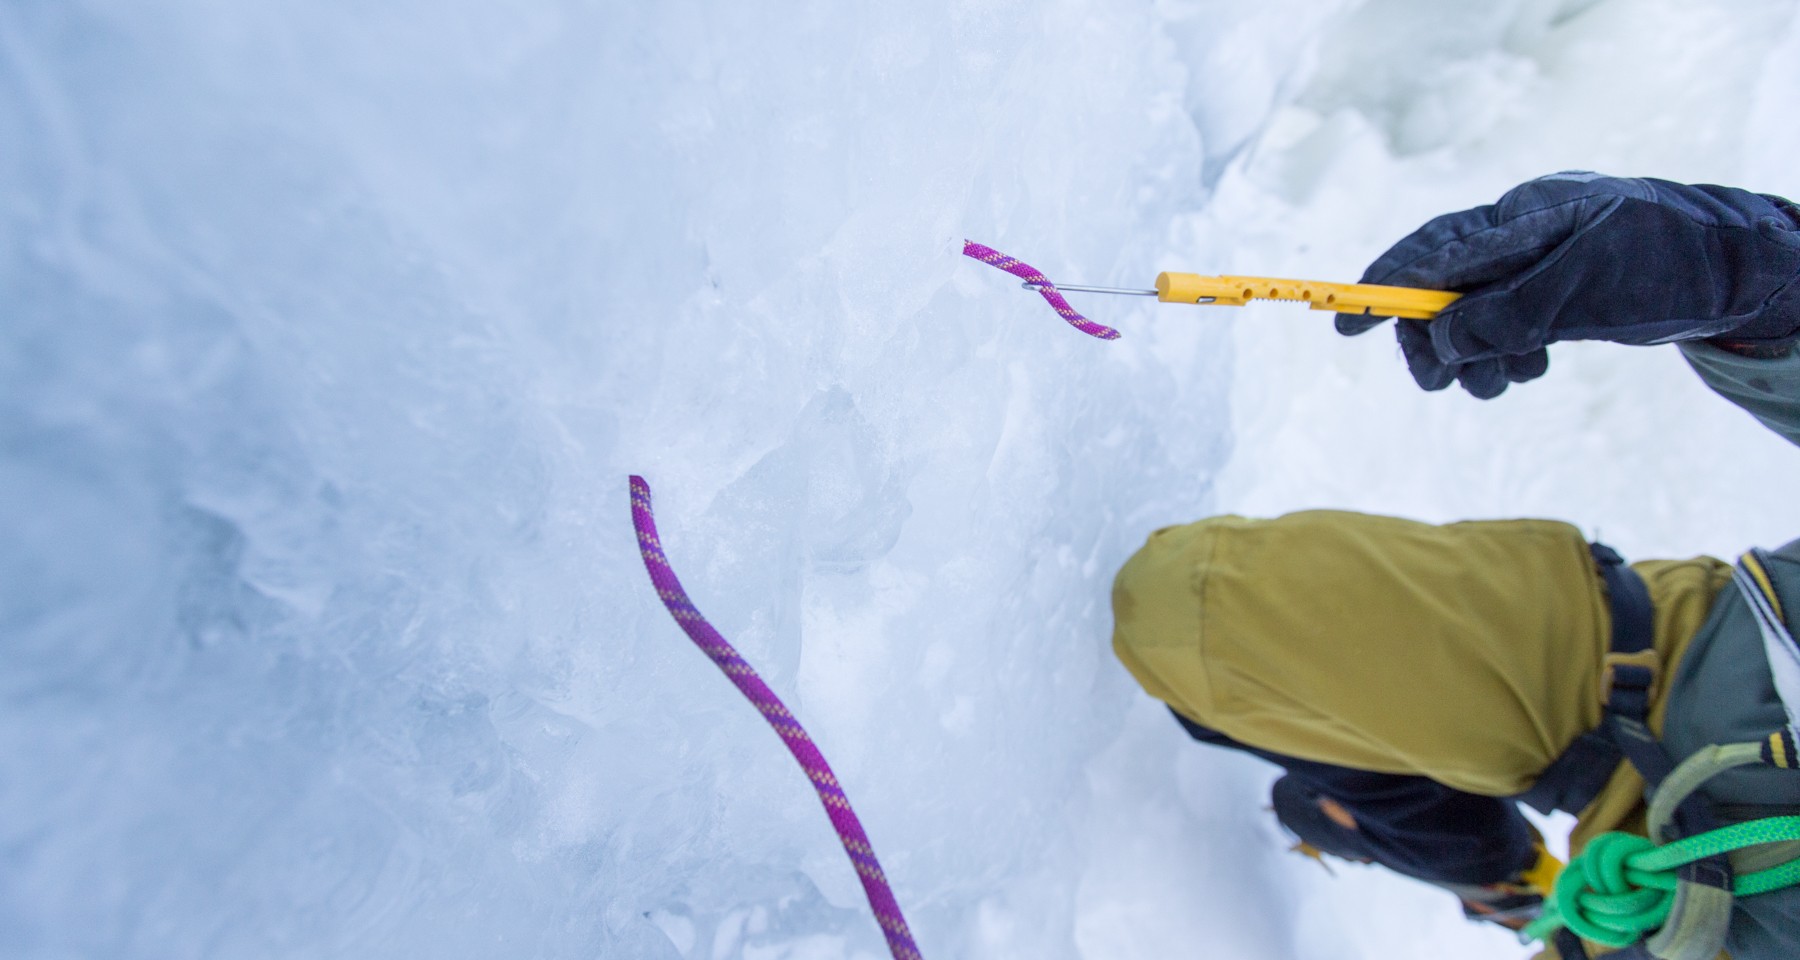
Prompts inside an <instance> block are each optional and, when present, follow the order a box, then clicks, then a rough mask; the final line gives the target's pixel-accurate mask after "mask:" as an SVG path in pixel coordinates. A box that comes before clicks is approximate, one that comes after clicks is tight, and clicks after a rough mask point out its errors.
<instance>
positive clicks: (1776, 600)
mask: <svg viewBox="0 0 1800 960" xmlns="http://www.w3.org/2000/svg"><path fill="white" fill-rule="evenodd" d="M1742 562H1743V564H1744V569H1745V570H1748V571H1750V576H1751V577H1752V578H1754V579H1755V580H1756V586H1757V588H1758V589H1760V590H1762V595H1763V598H1764V599H1766V600H1768V601H1769V607H1770V608H1771V609H1773V610H1774V611H1775V619H1777V620H1782V621H1785V620H1787V615H1786V614H1784V613H1782V612H1781V598H1780V597H1778V596H1776V595H1775V584H1774V582H1773V581H1771V580H1770V579H1769V571H1767V570H1764V569H1763V565H1762V561H1761V560H1759V559H1757V556H1756V554H1754V553H1746V554H1744V556H1743V558H1742Z"/></svg>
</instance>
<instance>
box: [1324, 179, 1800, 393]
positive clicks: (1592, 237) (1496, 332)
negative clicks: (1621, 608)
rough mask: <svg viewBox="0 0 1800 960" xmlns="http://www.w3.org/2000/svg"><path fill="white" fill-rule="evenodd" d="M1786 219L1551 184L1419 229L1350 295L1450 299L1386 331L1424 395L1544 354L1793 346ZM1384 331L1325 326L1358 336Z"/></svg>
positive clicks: (1672, 193)
mask: <svg viewBox="0 0 1800 960" xmlns="http://www.w3.org/2000/svg"><path fill="white" fill-rule="evenodd" d="M1797 276H1800V208H1797V207H1796V206H1795V205H1794V204H1791V203H1789V202H1788V201H1786V200H1782V199H1780V198H1778V197H1769V196H1763V195H1761V194H1755V193H1750V192H1748V191H1745V190H1737V189H1734V188H1731V187H1716V186H1687V185H1684V184H1679V183H1670V182H1668V181H1666V180H1648V179H1623V178H1619V177H1604V176H1601V175H1599V174H1594V173H1558V174H1553V175H1551V176H1548V177H1542V178H1540V179H1537V180H1532V181H1529V182H1527V183H1524V184H1522V185H1520V186H1518V187H1514V188H1513V189H1512V190H1509V191H1507V193H1506V195H1505V196H1503V197H1501V198H1500V202H1499V203H1496V204H1494V205H1492V206H1486V207H1476V208H1475V209H1473V210H1464V211H1462V212H1460V213H1450V214H1445V215H1444V216H1441V217H1438V218H1437V219H1435V220H1432V221H1431V222H1430V223H1427V224H1425V225H1424V226H1423V227H1420V228H1419V229H1418V230H1416V231H1414V232H1413V233H1412V235H1411V236H1408V237H1407V238H1406V239H1404V240H1401V241H1400V242H1399V243H1397V244H1395V245H1394V246H1393V247H1392V248H1391V249H1389V250H1388V252H1386V253H1384V254H1382V255H1381V257H1380V258H1378V259H1377V260H1376V261H1375V262H1374V263H1373V264H1371V265H1370V266H1369V269H1368V270H1366V271H1364V273H1363V276H1362V282H1364V283H1384V284H1392V285H1395V286H1402V287H1427V288H1433V289H1438V290H1455V291H1458V292H1461V293H1463V294H1464V296H1463V297H1462V299H1460V300H1458V301H1456V302H1455V303H1453V304H1451V305H1450V306H1449V307H1448V308H1447V309H1445V310H1444V311H1443V312H1442V313H1440V314H1439V315H1438V316H1437V318H1436V319H1434V320H1431V321H1424V320H1401V321H1399V322H1398V324H1397V329H1396V332H1397V333H1398V335H1399V338H1400V347H1401V350H1402V351H1403V352H1404V353H1405V354H1406V363H1407V366H1408V367H1409V368H1410V369H1411V370H1412V375H1413V379H1414V380H1417V381H1418V382H1419V386H1421V387H1423V388H1425V389H1426V390H1442V389H1443V388H1445V387H1447V386H1449V385H1450V382H1451V381H1452V380H1455V381H1457V382H1459V383H1461V384H1462V385H1463V388H1464V389H1466V390H1468V391H1469V392H1470V393H1472V394H1474V395H1475V396H1477V397H1480V398H1482V399H1484V400H1485V399H1489V398H1492V397H1496V396H1499V395H1500V393H1501V392H1502V391H1504V390H1505V389H1506V385H1507V384H1508V383H1523V382H1524V381H1526V380H1531V379H1533V378H1536V377H1539V376H1542V375H1543V373H1544V371H1545V370H1546V369H1547V368H1548V367H1549V364H1550V355H1549V354H1548V353H1547V352H1546V351H1545V350H1544V347H1545V346H1547V345H1549V344H1552V343H1555V342H1557V341H1559V340H1611V341H1613V342H1615V343H1631V344H1652V343H1670V342H1673V341H1677V340H1699V339H1706V338H1724V339H1729V340H1730V341H1733V342H1734V343H1738V344H1745V345H1750V346H1779V345H1781V344H1782V343H1784V342H1786V341H1792V340H1793V339H1795V337H1796V336H1800V283H1795V282H1794V280H1795V279H1796V277H1797ZM1387 319H1388V318H1386V317H1374V316H1363V315H1357V314H1348V313H1340V314H1338V316H1337V329H1338V332H1339V333H1342V334H1345V335H1351V334H1358V333H1362V332H1363V331H1365V330H1368V329H1370V328H1371V327H1374V326H1376V325H1378V324H1380V323H1382V322H1383V321H1385V320H1387Z"/></svg>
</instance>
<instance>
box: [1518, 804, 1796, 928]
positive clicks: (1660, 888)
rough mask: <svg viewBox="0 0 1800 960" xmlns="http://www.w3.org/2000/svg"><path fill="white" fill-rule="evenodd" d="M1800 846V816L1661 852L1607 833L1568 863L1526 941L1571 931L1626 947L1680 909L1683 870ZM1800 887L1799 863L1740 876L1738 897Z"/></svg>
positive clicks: (1737, 826)
mask: <svg viewBox="0 0 1800 960" xmlns="http://www.w3.org/2000/svg"><path fill="white" fill-rule="evenodd" d="M1787 840H1800V816H1792V817H1767V818H1764V819H1761V820H1750V821H1746V822H1744V823H1734V824H1732V825H1731V826H1729V827H1721V828H1719V829H1717V830H1709V831H1707V832H1706V833H1700V834H1695V835H1694V836H1691V837H1687V838H1685V839H1681V840H1676V841H1674V842H1673V843H1666V844H1663V845H1661V846H1658V845H1657V844H1656V843H1654V842H1652V841H1651V840H1650V839H1649V838H1647V837H1640V836H1637V835H1635V834H1629V833H1603V834H1601V835H1600V836H1598V837H1595V838H1594V839H1593V841H1592V842H1590V843H1589V844H1588V846H1587V849H1585V850H1583V851H1582V852H1581V855H1580V856H1578V857H1576V858H1575V859H1573V860H1571V861H1570V862H1569V866H1568V868H1567V869H1565V870H1563V873H1562V876H1561V877H1559V878H1557V881H1556V888H1555V890H1554V891H1553V892H1552V893H1551V895H1550V898H1549V900H1548V901H1547V902H1546V903H1545V904H1544V915H1543V916H1541V917H1539V918H1538V919H1537V920H1535V921H1533V922H1532V923H1530V924H1528V925H1527V926H1526V927H1525V929H1524V930H1523V931H1521V934H1520V936H1521V939H1525V940H1544V939H1546V938H1548V937H1550V936H1552V935H1553V934H1555V933H1556V931H1558V930H1560V929H1562V928H1563V927H1565V926H1566V927H1568V928H1569V929H1570V930H1572V931H1574V932H1575V934H1576V935H1577V936H1579V937H1581V938H1582V939H1584V940H1591V941H1593V942H1595V943H1599V944H1604V945H1606V946H1609V947H1628V946H1630V945H1631V944H1634V943H1636V942H1637V941H1638V940H1640V939H1642V938H1643V937H1644V936H1645V935H1646V934H1649V933H1650V932H1652V931H1654V930H1657V929H1658V928H1660V927H1661V926H1662V925H1663V922H1664V921H1665V920H1667V919H1668V917H1669V910H1670V908H1671V907H1673V906H1674V903H1675V887H1676V885H1677V883H1678V882H1679V878H1678V877H1677V876H1676V874H1677V872H1678V871H1679V870H1680V869H1681V868H1682V867H1683V866H1686V865H1687V864H1689V863H1693V862H1694V861H1696V860H1703V859H1705V858H1707V857H1710V856H1714V855H1716V854H1721V853H1730V852H1731V851H1733V850H1741V849H1744V848H1745V847H1754V846H1758V845H1761V844H1765V843H1780V842H1782V841H1787ZM1796 884H1800V860H1790V861H1788V862H1787V863H1783V864H1780V865H1778V866H1774V867H1770V868H1769V869H1767V870H1759V871H1757V872H1755V873H1750V874H1745V875H1744V876H1741V877H1738V878H1737V879H1736V881H1735V882H1734V883H1733V885H1732V894H1733V895H1735V896H1739V897H1750V896H1755V895H1756V894H1759V893H1768V892H1770V891H1771V890H1781V889H1784V888H1786V887H1791V886H1794V885H1796Z"/></svg>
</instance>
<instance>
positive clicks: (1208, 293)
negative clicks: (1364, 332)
mask: <svg viewBox="0 0 1800 960" xmlns="http://www.w3.org/2000/svg"><path fill="white" fill-rule="evenodd" d="M1460 296H1462V294H1460V293H1451V292H1449V291H1448V290H1419V289H1415V288H1413V287H1385V286H1381V285H1379V284H1374V283H1324V282H1322V281H1318V280H1282V279H1279V278H1276V277H1203V276H1200V275H1199V274H1195V273H1159V274H1157V275H1156V299H1158V300H1161V301H1162V302H1163V303H1211V304H1217V305H1219V306H1226V307H1241V306H1243V305H1244V304H1245V303H1247V302H1249V301H1251V300H1301V301H1305V302H1306V303H1308V304H1310V305H1311V306H1312V308H1313V309H1314V310H1332V311H1335V312H1337V313H1373V314H1376V315H1378V316H1383V317H1406V318H1408V319H1412V320H1430V319H1431V318H1432V317H1435V316H1437V315H1438V311H1440V310H1442V309H1444V308H1445V307H1447V306H1449V305H1450V304H1451V303H1453V302H1455V300H1456V298H1457V297H1460Z"/></svg>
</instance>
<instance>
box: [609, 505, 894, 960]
mask: <svg viewBox="0 0 1800 960" xmlns="http://www.w3.org/2000/svg"><path fill="white" fill-rule="evenodd" d="M631 523H632V526H633V527H635V528H636V529H637V538H638V551H639V553H641V554H642V555H643V558H644V569H645V570H646V571H647V572H649V574H650V582H651V583H652V584H654V585H655V586H656V595H657V596H658V597H661V598H662V602H663V606H665V607H667V608H668V610H669V615H670V616H672V617H674V618H675V622H676V623H677V624H679V625H680V626H681V629H682V630H683V631H684V632H686V633H687V635H688V638H689V639H691V640H693V641H694V643H695V645H697V646H698V647H699V648H700V649H701V651H703V652H704V653H705V654H706V655H707V656H708V657H710V658H712V662H713V663H714V664H715V665H717V666H718V668H719V669H720V670H722V671H724V672H725V676H726V677H727V678H729V679H730V680H731V682H732V683H733V684H735V685H736V686H737V688H738V690H739V691H740V692H741V693H743V695H744V696H745V697H746V698H748V699H749V700H750V702H751V704H753V705H754V706H755V707H756V709H758V710H760V711H762V715H763V719H765V720H767V721H769V726H771V727H774V728H775V732H776V733H778V734H780V735H781V742H782V743H785V744H787V748H788V752H789V753H792V754H793V755H794V759H795V760H797V761H799V762H800V767H801V769H803V770H805V771H806V776H807V777H808V778H809V779H810V780H812V784H813V790H814V791H816V792H817V793H818V795H819V802H820V803H822V804H824V805H825V815H826V816H828V817H830V818H831V825H832V826H833V827H836V828H837V834H838V839H839V840H841V841H843V844H844V852H845V853H846V854H848V855H849V857H850V864H851V866H853V867H855V868H856V875H857V878H858V879H860V880H861V881H862V886H863V893H864V894H866V895H867V896H868V898H869V908H870V909H871V910H873V911H874V913H875V921H876V922H877V923H879V924H880V925H881V932H882V935H883V936H885V937H887V944H888V950H889V951H890V952H892V953H893V955H894V960H922V958H921V957H920V955H919V948H918V946H917V945H915V944H914V943H913V938H912V931H911V930H910V929H908V928H907V926H906V918H905V917H904V916H902V915H901V913H900V904H899V902H898V901H897V900H895V899H894V891H893V890H892V889H891V888H890V887H889V886H888V881H887V876H886V874H884V873H882V871H881V862H880V861H879V860H877V859H876V858H875V848H874V847H873V846H872V845H870V843H869V837H868V834H866V833H864V832H863V828H862V822H861V821H860V820H858V819H857V818H856V811H854V810H852V809H850V798H849V797H847V796H845V794H844V790H843V788H842V787H841V786H839V785H838V781H837V776H836V775H835V774H833V773H832V772H831V765H830V764H828V763H826V762H825V755H824V754H822V753H820V752H819V748H818V747H817V746H815V745H814V744H813V742H812V738H811V737H808V736H807V735H806V730H805V729H803V728H802V727H801V726H800V721H799V720H798V719H796V718H795V717H794V715H793V714H792V713H791V712H789V711H788V708H787V705H786V704H783V703H782V702H781V698H780V697H777V696H776V695H775V691H773V690H770V689H769V686H768V684H766V683H764V682H763V680H762V677H760V676H758V675H757V673H756V668H755V667H752V666H751V665H750V664H749V662H748V661H746V660H745V659H744V658H743V657H742V656H740V655H739V654H738V652H737V649H736V648H734V647H733V646H732V645H731V643H730V642H729V641H727V640H726V639H725V638H724V636H722V635H721V634H720V633H719V631H717V630H715V629H713V625H712V624H710V623H708V622H707V620H706V618H705V617H704V616H701V614H700V611H699V609H698V608H696V607H695V606H694V603H693V601H692V600H689V599H688V595H687V591H686V590H683V589H682V587H681V581H680V580H678V579H676V577H675V569H674V568H673V567H671V566H670V565H669V558H668V556H667V555H666V554H664V553H663V548H662V541H661V539H660V538H659V537H658V536H657V533H656V517H655V515H654V514H652V513H651V510H650V484H648V483H646V482H645V481H644V478H643V477H638V476H633V477H632V478H631Z"/></svg>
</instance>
